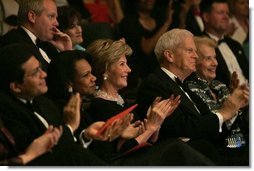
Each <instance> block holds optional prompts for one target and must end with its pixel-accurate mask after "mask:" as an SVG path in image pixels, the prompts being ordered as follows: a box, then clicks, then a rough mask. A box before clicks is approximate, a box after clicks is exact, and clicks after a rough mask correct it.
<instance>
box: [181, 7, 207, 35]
mask: <svg viewBox="0 0 254 171" xmlns="http://www.w3.org/2000/svg"><path fill="white" fill-rule="evenodd" d="M185 25H186V29H187V30H189V31H190V32H191V33H192V34H194V35H195V36H200V35H202V34H203V32H202V30H201V29H200V27H199V25H198V22H197V20H196V19H195V16H194V14H193V13H192V11H191V10H189V12H188V13H187V16H186V23H185Z"/></svg>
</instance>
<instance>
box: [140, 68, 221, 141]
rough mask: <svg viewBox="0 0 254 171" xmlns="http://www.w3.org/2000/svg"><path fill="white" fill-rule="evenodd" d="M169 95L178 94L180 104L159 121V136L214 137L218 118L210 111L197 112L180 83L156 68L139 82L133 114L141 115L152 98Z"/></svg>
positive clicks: (216, 134)
mask: <svg viewBox="0 0 254 171" xmlns="http://www.w3.org/2000/svg"><path fill="white" fill-rule="evenodd" d="M172 94H174V95H181V103H180V105H179V107H178V108H177V109H176V110H175V111H174V112H173V114H172V115H171V116H169V117H168V118H166V119H165V121H164V123H163V124H162V127H161V130H160V139H167V138H169V137H189V138H191V139H196V138H202V139H209V140H211V139H216V138H217V136H218V134H219V120H218V117H217V116H216V115H215V114H211V112H210V111H208V112H207V113H201V114H200V113H199V112H198V111H197V110H196V109H195V107H194V105H193V103H192V102H191V101H190V99H189V98H188V97H187V96H186V95H185V93H184V92H183V91H182V90H181V89H180V86H179V85H178V84H177V83H176V82H174V81H173V80H172V79H171V78H170V77H169V76H168V75H167V74H166V73H165V72H164V71H162V70H161V69H160V68H158V69H156V70H155V71H154V72H153V73H152V74H150V75H149V76H148V77H147V78H146V79H145V80H144V81H143V83H142V84H141V86H140V89H139V92H138V97H137V103H138V109H137V110H138V112H137V113H138V114H139V115H140V116H141V117H143V118H144V117H145V114H146V111H147V109H148V107H149V105H151V104H152V102H153V100H154V99H155V98H156V97H158V96H161V97H162V98H164V99H165V98H168V97H170V96H171V95H172ZM197 105H200V104H197ZM200 107H202V106H200Z"/></svg>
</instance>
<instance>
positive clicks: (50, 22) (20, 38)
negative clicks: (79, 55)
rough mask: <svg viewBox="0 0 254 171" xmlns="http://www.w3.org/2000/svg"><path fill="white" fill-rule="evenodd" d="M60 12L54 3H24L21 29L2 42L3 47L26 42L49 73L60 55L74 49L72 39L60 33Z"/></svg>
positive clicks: (32, 0) (25, 0)
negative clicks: (50, 67)
mask: <svg viewBox="0 0 254 171" xmlns="http://www.w3.org/2000/svg"><path fill="white" fill-rule="evenodd" d="M56 18H57V8H56V4H55V1H54V0H22V1H20V4H19V11H18V24H19V27H18V29H15V30H12V31H10V32H8V33H7V34H5V36H3V38H2V40H1V41H2V42H1V46H5V45H8V44H12V43H17V42H22V43H29V44H31V45H33V48H34V49H36V50H37V54H36V58H37V59H38V60H39V61H40V62H41V64H42V68H43V69H44V70H45V71H46V69H47V66H48V63H49V62H50V60H51V59H52V58H54V57H57V55H58V51H65V50H70V49H72V43H71V39H70V37H69V36H68V35H67V34H65V33H62V32H61V31H60V30H58V28H57V26H58V22H57V20H56Z"/></svg>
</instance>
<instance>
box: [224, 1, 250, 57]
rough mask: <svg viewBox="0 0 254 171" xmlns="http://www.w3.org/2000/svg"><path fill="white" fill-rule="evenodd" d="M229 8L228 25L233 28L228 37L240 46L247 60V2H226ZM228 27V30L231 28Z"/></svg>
mask: <svg viewBox="0 0 254 171" xmlns="http://www.w3.org/2000/svg"><path fill="white" fill-rule="evenodd" d="M228 2H229V7H230V13H231V16H230V24H231V26H232V27H233V29H231V30H232V32H233V33H232V34H231V35H230V37H231V38H232V39H234V40H236V41H238V42H239V43H240V44H242V46H243V49H244V52H245V55H246V57H247V59H248V60H249V53H250V52H249V1H248V0H232V1H228ZM232 27H230V28H232Z"/></svg>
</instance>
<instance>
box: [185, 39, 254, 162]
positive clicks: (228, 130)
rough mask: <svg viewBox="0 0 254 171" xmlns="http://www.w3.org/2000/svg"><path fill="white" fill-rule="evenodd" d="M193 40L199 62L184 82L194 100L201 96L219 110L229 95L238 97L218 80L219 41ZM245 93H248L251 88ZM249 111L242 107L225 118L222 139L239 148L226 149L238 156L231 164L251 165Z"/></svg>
mask: <svg viewBox="0 0 254 171" xmlns="http://www.w3.org/2000/svg"><path fill="white" fill-rule="evenodd" d="M194 40H195V44H196V47H197V54H198V59H197V63H196V68H197V72H196V73H193V74H192V75H191V76H189V77H188V78H187V79H186V80H185V84H187V86H188V88H189V90H190V91H191V92H193V93H194V94H193V93H191V92H189V94H190V96H191V98H192V99H193V100H194V101H195V100H196V99H197V98H196V96H198V97H199V99H201V100H202V101H203V102H204V103H205V104H206V105H207V107H208V108H209V110H211V111H214V110H219V109H220V108H221V107H222V106H223V103H224V102H225V100H226V99H227V98H236V97H235V96H234V94H230V90H229V89H228V88H227V86H226V85H225V84H223V83H221V82H220V81H218V80H215V77H216V68H217V66H218V63H217V60H216V53H215V48H216V46H217V43H216V41H215V40H213V39H210V38H208V37H195V39H194ZM236 76H237V75H236ZM232 79H234V77H232ZM236 79H237V77H236ZM240 88H241V87H240V86H239V85H237V87H235V88H234V89H240ZM231 91H233V90H231ZM243 93H247V94H249V91H246V92H243ZM237 98H238V97H237ZM195 102H196V104H200V103H199V101H195ZM244 111H248V109H246V110H244ZM246 115H248V113H243V111H242V110H240V111H238V114H237V115H236V116H235V117H233V118H232V119H230V120H228V121H226V122H225V123H224V125H223V126H224V127H223V128H224V129H223V131H222V133H221V140H222V142H221V143H222V144H224V143H225V145H226V146H227V147H228V148H239V149H238V151H237V152H236V153H235V150H227V151H228V155H230V156H234V157H235V158H236V161H233V162H232V163H230V165H248V160H249V155H248V153H249V147H248V146H249V143H248V135H249V126H248V120H247V117H246ZM238 158H240V159H241V160H239V159H238ZM240 162H242V163H240Z"/></svg>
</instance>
